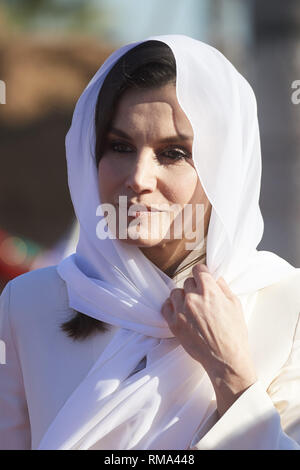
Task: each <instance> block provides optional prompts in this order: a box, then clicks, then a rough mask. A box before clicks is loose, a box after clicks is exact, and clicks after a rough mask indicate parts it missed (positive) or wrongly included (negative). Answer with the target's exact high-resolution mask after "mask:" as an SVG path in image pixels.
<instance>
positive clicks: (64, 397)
mask: <svg viewBox="0 0 300 470" xmlns="http://www.w3.org/2000/svg"><path fill="white" fill-rule="evenodd" d="M66 150H67V163H68V178H69V187H70V192H71V196H72V201H73V205H74V209H75V212H76V216H77V219H78V221H79V224H80V237H79V242H78V245H77V249H76V254H74V255H71V256H69V257H67V258H65V259H64V260H63V261H62V262H61V263H59V264H58V266H52V267H49V268H43V269H38V270H36V271H33V272H30V273H27V274H25V275H23V276H19V277H18V278H16V279H14V280H13V281H11V282H10V283H9V284H8V285H7V286H6V288H5V290H4V292H3V293H2V296H1V302H2V306H1V320H2V326H1V333H0V337H1V338H2V339H3V340H4V341H5V344H6V347H7V363H6V365H5V366H2V367H1V369H0V373H1V375H2V377H1V381H0V383H1V391H0V411H1V413H0V416H1V418H0V419H1V425H0V442H1V446H2V448H25V449H72V450H75V449H90V450H95V449H138V450H141V449H299V448H300V422H299V420H300V413H299V412H300V394H299V391H300V363H299V360H300V357H299V356H300V327H298V319H299V312H300V297H299V294H298V285H299V280H300V274H299V270H298V269H296V268H294V267H293V266H291V265H290V264H289V263H287V262H286V261H285V260H283V259H281V258H279V257H278V256H277V255H275V254H273V253H270V252H259V251H257V250H256V247H257V245H258V243H259V241H260V240H261V237H262V233H263V221H262V217H261V213H260V209H259V203H258V200H259V191H260V177H261V156H260V142H259V130H258V122H257V114H256V102H255V97H254V94H253V92H252V89H251V87H250V86H249V84H248V83H247V82H246V80H245V79H244V78H243V77H242V76H241V75H240V74H239V73H238V72H237V71H236V69H235V68H234V67H233V66H232V64H230V62H228V61H227V59H226V58H225V57H224V56H223V55H222V54H221V53H220V52H218V51H217V50H215V49H214V48H212V47H210V46H208V45H206V44H204V43H202V42H200V41H196V40H194V39H192V38H190V37H187V36H182V35H166V36H156V37H150V38H148V39H146V40H145V41H141V42H139V43H134V44H129V45H127V46H124V47H122V48H120V49H119V50H117V51H115V52H114V53H113V54H112V55H111V56H110V57H109V58H108V59H107V61H106V62H105V63H104V64H103V65H102V67H101V68H100V69H99V70H98V72H97V73H96V75H95V76H94V78H93V79H92V80H91V82H90V83H89V84H88V86H87V87H86V89H85V90H84V92H83V93H82V95H81V97H80V99H79V101H78V103H77V105H76V108H75V111H74V116H73V120H72V125H71V128H70V130H69V132H68V135H67V138H66ZM186 207H188V208H189V211H186V212H185V208H186ZM149 208H151V209H153V210H154V211H153V212H152V211H151V212H150V211H149ZM199 208H200V210H198V209H199ZM128 209H129V210H128ZM134 213H135V215H132V214H134ZM181 216H183V217H182V218H181ZM180 219H181V220H183V223H182V224H181V225H180V224H179V225H177V224H178V221H179V220H180ZM178 227H179V228H178ZM178 234H179V236H178Z"/></svg>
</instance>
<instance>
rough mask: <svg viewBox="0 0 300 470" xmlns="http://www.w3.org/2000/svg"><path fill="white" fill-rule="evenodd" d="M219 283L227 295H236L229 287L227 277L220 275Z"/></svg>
mask: <svg viewBox="0 0 300 470" xmlns="http://www.w3.org/2000/svg"><path fill="white" fill-rule="evenodd" d="M217 284H218V286H219V287H220V288H221V289H222V291H223V293H224V294H225V295H226V296H227V297H230V298H232V297H234V293H233V292H232V290H231V289H230V288H229V286H228V284H227V282H226V281H225V279H224V278H223V277H222V276H221V277H219V279H218V280H217Z"/></svg>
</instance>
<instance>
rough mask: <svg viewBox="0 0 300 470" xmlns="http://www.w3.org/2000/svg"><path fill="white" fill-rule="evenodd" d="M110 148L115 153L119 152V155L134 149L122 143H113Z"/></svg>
mask: <svg viewBox="0 0 300 470" xmlns="http://www.w3.org/2000/svg"><path fill="white" fill-rule="evenodd" d="M110 148H111V150H112V151H113V152H118V153H128V152H131V151H132V148H131V147H130V146H129V145H127V144H124V143H122V142H111V143H110ZM128 149H129V150H128Z"/></svg>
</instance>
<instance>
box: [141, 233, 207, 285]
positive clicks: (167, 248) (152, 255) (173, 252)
mask: <svg viewBox="0 0 300 470" xmlns="http://www.w3.org/2000/svg"><path fill="white" fill-rule="evenodd" d="M185 243H186V240H183V241H182V243H181V244H179V245H178V240H174V241H173V243H172V242H169V243H165V244H163V245H159V246H152V247H149V248H140V250H141V251H142V252H143V254H144V255H145V256H146V257H147V258H148V259H149V260H150V261H151V262H152V263H153V264H155V265H156V266H157V267H158V268H159V269H161V271H163V272H164V273H165V274H167V276H169V277H172V276H173V274H174V273H175V271H176V269H177V267H178V266H179V265H180V263H182V261H183V260H184V259H185V258H186V257H187V256H188V255H189V253H191V251H193V250H186V249H184V245H185ZM197 255H199V252H197Z"/></svg>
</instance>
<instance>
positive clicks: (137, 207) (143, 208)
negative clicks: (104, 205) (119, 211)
mask: <svg viewBox="0 0 300 470" xmlns="http://www.w3.org/2000/svg"><path fill="white" fill-rule="evenodd" d="M117 205H118V207H119V204H117ZM131 207H132V210H133V211H135V212H161V211H160V210H159V209H157V208H156V207H155V206H147V205H146V204H142V203H131V204H127V206H126V208H127V211H129V209H130V208H131Z"/></svg>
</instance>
